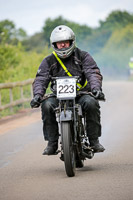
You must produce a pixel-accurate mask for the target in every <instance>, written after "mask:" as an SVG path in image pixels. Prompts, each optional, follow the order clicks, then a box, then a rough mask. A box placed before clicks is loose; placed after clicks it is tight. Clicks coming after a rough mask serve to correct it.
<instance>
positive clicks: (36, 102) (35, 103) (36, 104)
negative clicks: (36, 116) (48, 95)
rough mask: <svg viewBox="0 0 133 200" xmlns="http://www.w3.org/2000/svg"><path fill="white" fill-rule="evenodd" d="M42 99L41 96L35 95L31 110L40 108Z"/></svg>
mask: <svg viewBox="0 0 133 200" xmlns="http://www.w3.org/2000/svg"><path fill="white" fill-rule="evenodd" d="M41 100H42V97H41V96H40V95H38V94H37V95H35V96H34V98H33V99H32V100H31V102H30V106H31V108H38V107H39V106H40V103H41Z"/></svg>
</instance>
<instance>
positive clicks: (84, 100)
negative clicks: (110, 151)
mask: <svg viewBox="0 0 133 200" xmlns="http://www.w3.org/2000/svg"><path fill="white" fill-rule="evenodd" d="M50 42H51V45H52V47H53V50H54V52H53V53H52V54H50V55H49V56H47V57H45V58H44V60H43V61H42V63H41V64H40V66H39V69H38V71H37V74H36V78H35V80H34V83H33V95H34V98H33V99H32V101H31V107H39V105H40V101H41V100H42V98H43V96H44V94H45V92H46V89H47V87H48V85H49V83H50V82H51V90H52V91H53V93H55V91H56V86H55V83H54V82H53V81H52V80H51V77H62V76H69V75H70V74H71V75H72V76H79V77H80V79H81V81H80V84H81V85H82V88H80V90H82V91H89V92H92V93H93V94H94V95H95V96H97V98H99V99H100V98H101V99H103V98H104V94H103V93H102V75H101V73H100V70H99V68H98V66H97V64H96V62H95V61H94V59H93V58H92V57H91V56H90V54H89V53H87V52H85V51H82V50H80V49H79V48H77V47H76V46H75V34H74V32H73V31H72V30H71V29H70V28H69V27H68V26H65V25H60V26H57V27H56V28H55V29H54V30H53V31H52V33H51V36H50ZM60 60H61V61H62V62H63V64H64V66H65V67H66V68H67V69H64V68H63V66H62V64H61V63H60ZM69 72H70V74H69ZM77 103H79V104H81V106H82V109H83V111H85V112H86V131H87V135H88V138H89V142H90V146H91V147H93V149H94V151H95V152H103V151H104V150H105V149H104V147H103V146H102V145H101V144H100V143H99V137H100V136H101V123H100V106H99V103H98V100H96V99H95V98H94V97H92V96H90V95H82V96H81V97H79V98H77ZM57 106H58V99H56V97H55V96H54V95H53V96H52V95H51V97H49V98H47V99H45V100H44V101H43V102H42V105H41V110H42V121H43V134H44V139H45V140H47V141H48V144H47V147H46V148H45V149H44V152H43V155H52V154H55V152H56V151H57V149H58V137H59V135H58V124H57V122H56V117H55V112H54V109H55V108H56V107H57Z"/></svg>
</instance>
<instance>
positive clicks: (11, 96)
mask: <svg viewBox="0 0 133 200" xmlns="http://www.w3.org/2000/svg"><path fill="white" fill-rule="evenodd" d="M12 102H13V94H12V88H10V103H12ZM10 111H11V112H13V107H11V108H10Z"/></svg>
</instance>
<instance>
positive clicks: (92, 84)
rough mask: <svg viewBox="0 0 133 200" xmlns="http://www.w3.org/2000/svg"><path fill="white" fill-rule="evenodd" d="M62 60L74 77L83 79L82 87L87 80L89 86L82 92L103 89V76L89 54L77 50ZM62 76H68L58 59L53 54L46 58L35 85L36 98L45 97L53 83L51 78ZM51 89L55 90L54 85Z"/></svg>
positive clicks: (40, 67) (38, 72)
mask: <svg viewBox="0 0 133 200" xmlns="http://www.w3.org/2000/svg"><path fill="white" fill-rule="evenodd" d="M61 60H62V62H63V63H64V65H65V66H66V68H67V69H68V71H69V72H70V73H71V74H72V75H73V76H79V77H80V78H81V85H84V83H85V81H86V79H87V81H88V84H87V85H86V87H85V88H83V89H82V90H84V91H91V90H93V89H98V90H100V89H102V75H101V73H100V70H99V68H98V66H97V64H96V62H95V61H94V59H93V58H92V57H91V56H90V54H89V53H87V52H85V51H81V50H80V49H78V48H75V50H74V52H73V53H72V55H71V56H69V57H68V58H66V59H61ZM61 76H68V75H67V74H66V72H65V71H64V69H63V68H62V66H61V65H60V64H59V62H58V61H57V59H56V57H55V56H54V55H53V54H51V55H49V56H47V57H46V58H44V60H43V61H42V63H41V64H40V66H39V69H38V71H37V74H36V78H35V80H34V83H33V94H34V96H35V95H36V94H39V95H41V96H43V95H44V94H45V92H46V89H47V87H48V85H49V83H50V82H51V77H61ZM51 87H52V90H55V87H54V84H53V83H52V84H51Z"/></svg>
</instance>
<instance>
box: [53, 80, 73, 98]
mask: <svg viewBox="0 0 133 200" xmlns="http://www.w3.org/2000/svg"><path fill="white" fill-rule="evenodd" d="M56 81H57V98H59V99H64V98H67V99H69V98H75V97H76V79H75V78H61V79H57V80H56Z"/></svg>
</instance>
